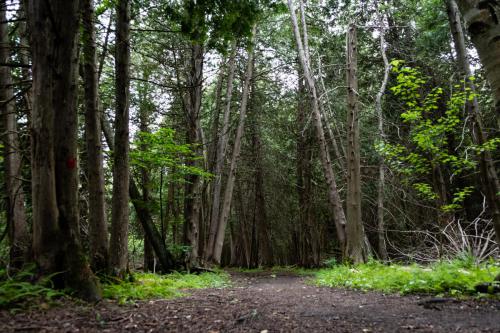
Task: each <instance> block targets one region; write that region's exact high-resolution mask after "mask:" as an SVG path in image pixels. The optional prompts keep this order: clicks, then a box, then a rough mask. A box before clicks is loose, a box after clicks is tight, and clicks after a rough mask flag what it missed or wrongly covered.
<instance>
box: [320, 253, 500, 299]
mask: <svg viewBox="0 0 500 333" xmlns="http://www.w3.org/2000/svg"><path fill="white" fill-rule="evenodd" d="M498 273H500V267H498V265H496V264H494V263H493V262H490V263H488V264H482V265H478V266H476V265H474V264H473V261H471V260H467V259H466V260H460V259H457V260H453V261H447V262H444V261H443V262H438V263H435V264H433V265H430V266H427V267H424V266H419V265H417V264H413V265H409V266H402V265H389V266H387V265H383V264H381V263H379V262H377V261H371V262H369V263H367V264H362V265H357V266H347V265H341V266H337V267H334V268H329V269H323V270H320V271H319V272H318V273H317V274H316V277H315V279H314V283H315V284H317V285H320V286H328V287H347V288H354V289H361V290H381V291H384V292H400V293H402V294H410V293H430V294H449V295H470V294H474V293H475V290H474V286H475V285H477V284H478V283H483V282H492V281H493V280H494V278H495V276H496V275H497V274H498Z"/></svg>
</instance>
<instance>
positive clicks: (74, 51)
mask: <svg viewBox="0 0 500 333" xmlns="http://www.w3.org/2000/svg"><path fill="white" fill-rule="evenodd" d="M457 2H458V6H457V3H456V2H455V1H454V0H423V1H413V0H405V1H399V0H383V1H382V0H381V1H372V0H367V1H330V0H308V1H304V0H298V1H291V0H288V2H287V3H285V2H282V1H272V0H246V1H230V0H212V1H209V0H198V1H194V0H185V1H181V0H178V1H173V0H172V1H160V0H132V1H131V0H102V1H100V0H98V1H93V0H79V1H78V0H67V1H57V0H47V1H37V0H31V1H21V2H19V1H10V0H1V1H0V14H1V17H0V37H1V41H0V43H1V44H0V71H1V72H0V80H1V81H0V108H1V115H2V118H1V119H2V122H1V126H2V131H1V133H2V140H3V144H2V147H1V149H2V157H3V159H2V167H1V172H0V176H1V177H2V182H1V186H2V193H3V194H4V199H5V200H4V201H3V202H2V206H1V208H2V214H1V219H0V232H1V234H0V237H1V238H0V241H1V243H0V251H1V252H0V264H1V265H2V266H7V267H8V268H9V269H10V270H18V269H20V268H22V267H23V265H25V264H28V263H30V262H35V263H36V267H37V272H38V275H39V276H44V275H50V274H52V273H54V272H64V274H58V275H56V277H55V280H56V284H57V285H59V286H69V287H72V288H74V289H77V290H79V291H80V295H81V296H82V297H84V298H87V299H93V298H98V297H99V291H98V287H97V282H96V279H95V277H94V276H95V275H94V273H100V274H102V273H106V274H111V275H116V276H120V277H124V276H125V275H126V274H127V273H128V272H129V271H131V270H134V269H141V268H142V269H144V270H149V271H156V272H164V273H168V272H171V271H172V270H179V269H183V268H184V269H191V270H193V269H195V270H196V269H200V268H202V267H210V266H212V265H214V264H215V265H224V266H226V265H231V266H242V267H249V268H250V267H258V266H273V265H298V266H302V267H318V266H321V265H323V264H325V262H329V263H332V262H335V261H337V262H341V261H344V260H346V261H351V262H354V263H359V262H365V261H367V260H368V259H369V258H371V257H374V258H378V259H380V260H382V261H388V260H398V261H404V262H409V261H418V262H431V261H435V260H437V259H439V258H450V257H457V256H461V255H469V256H472V257H474V258H475V259H476V260H477V261H481V260H485V259H487V258H498V253H499V252H498V247H497V246H496V242H495V231H496V236H497V237H498V236H499V235H500V201H499V193H500V186H499V182H498V168H497V160H498V144H499V142H500V139H499V136H498V130H499V128H500V126H499V125H500V124H499V118H498V115H499V111H500V32H499V31H500V30H499V27H500V26H499V23H498V22H499V21H498V15H500V5H499V4H498V2H497V1H476V0H469V1H457ZM464 17H465V20H464Z"/></svg>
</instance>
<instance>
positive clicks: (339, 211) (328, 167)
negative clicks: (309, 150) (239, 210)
mask: <svg viewBox="0 0 500 333" xmlns="http://www.w3.org/2000/svg"><path fill="white" fill-rule="evenodd" d="M288 7H289V9H290V16H291V19H292V28H293V33H294V35H295V40H296V44H297V51H298V53H299V59H300V62H301V65H302V70H303V71H304V77H305V79H306V83H307V87H308V90H309V93H310V94H311V95H312V103H311V104H312V111H313V118H314V125H315V128H316V136H317V140H318V144H319V146H320V158H321V164H322V167H323V173H324V175H325V179H326V183H327V185H328V200H329V203H330V209H331V213H332V215H333V217H334V221H335V228H336V230H337V238H338V240H339V243H340V248H341V250H342V253H343V254H344V253H345V244H346V234H345V225H346V220H345V214H344V208H343V207H342V201H341V200H340V195H339V192H338V189H337V182H336V180H335V175H334V173H333V169H332V162H331V159H330V151H329V149H328V145H327V142H326V139H325V133H324V131H323V123H322V121H321V114H320V111H319V100H318V95H317V91H316V84H315V81H314V77H313V76H312V74H311V71H310V68H309V61H308V59H307V58H306V53H305V52H304V47H303V44H302V39H301V35H300V31H299V26H298V24H297V16H296V15H295V9H294V6H293V4H292V0H288ZM304 28H305V27H304Z"/></svg>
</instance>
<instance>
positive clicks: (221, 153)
mask: <svg viewBox="0 0 500 333" xmlns="http://www.w3.org/2000/svg"><path fill="white" fill-rule="evenodd" d="M232 48H233V49H232V52H231V56H230V57H229V64H228V76H227V90H226V101H225V102H226V105H225V108H224V118H223V121H222V130H221V132H220V133H218V140H217V150H216V153H215V168H214V170H213V174H214V175H215V179H214V190H213V194H212V214H211V217H210V229H209V234H208V242H207V244H206V248H205V260H206V261H207V262H209V261H211V260H212V257H213V250H214V245H215V237H216V234H217V227H218V222H219V214H220V199H221V191H222V171H223V170H222V169H223V166H224V159H225V155H226V146H227V137H228V132H229V122H230V115H231V98H232V95H233V82H234V71H235V68H236V51H237V47H236V42H233V46H232Z"/></svg>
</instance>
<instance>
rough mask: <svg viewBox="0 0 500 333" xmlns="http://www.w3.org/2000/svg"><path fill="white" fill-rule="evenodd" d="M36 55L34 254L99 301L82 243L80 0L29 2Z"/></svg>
mask: <svg viewBox="0 0 500 333" xmlns="http://www.w3.org/2000/svg"><path fill="white" fill-rule="evenodd" d="M28 7H29V8H28V22H29V26H30V32H31V44H32V54H33V92H34V100H33V113H32V129H31V133H32V143H33V147H32V149H33V151H32V153H33V156H32V192H33V193H32V200H33V254H34V258H35V261H36V263H37V265H38V269H39V273H40V274H41V275H50V274H54V273H61V272H64V273H62V274H58V275H56V276H55V277H54V280H55V282H56V285H57V286H59V287H70V288H73V289H74V290H76V292H77V294H78V295H79V296H80V297H82V298H84V299H87V300H98V299H100V292H99V288H98V282H97V280H96V279H95V277H94V275H93V273H92V271H91V270H90V267H89V265H88V262H87V260H86V257H85V254H84V252H83V249H82V246H81V244H80V228H79V209H78V166H77V128H78V127H77V120H78V117H77V108H76V106H77V104H76V102H77V74H78V57H77V32H78V25H79V20H78V9H79V3H78V1H77V0H67V1H58V0H46V1H37V0H30V1H29V6H28Z"/></svg>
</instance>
